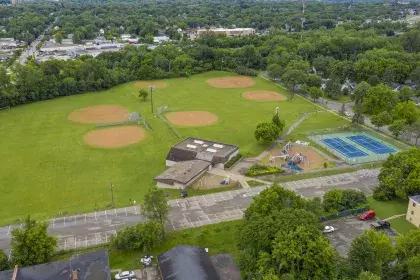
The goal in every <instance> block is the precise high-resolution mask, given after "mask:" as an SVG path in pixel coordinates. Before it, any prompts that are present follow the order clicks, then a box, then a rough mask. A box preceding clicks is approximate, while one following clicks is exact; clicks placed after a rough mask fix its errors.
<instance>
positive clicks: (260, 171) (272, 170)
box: [245, 164, 284, 177]
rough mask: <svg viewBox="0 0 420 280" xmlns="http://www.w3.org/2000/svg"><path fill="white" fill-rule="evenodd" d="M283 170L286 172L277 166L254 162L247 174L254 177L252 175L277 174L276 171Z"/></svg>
mask: <svg viewBox="0 0 420 280" xmlns="http://www.w3.org/2000/svg"><path fill="white" fill-rule="evenodd" d="M281 172H284V170H283V169H281V168H278V167H275V166H269V165H263V164H254V165H253V166H251V168H249V169H248V171H247V172H246V173H245V175H246V176H251V177H252V176H259V175H268V174H276V173H281Z"/></svg>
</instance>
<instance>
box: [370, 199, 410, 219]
mask: <svg viewBox="0 0 420 280" xmlns="http://www.w3.org/2000/svg"><path fill="white" fill-rule="evenodd" d="M368 204H369V206H370V208H371V209H373V210H375V213H376V216H378V218H380V219H385V218H388V217H391V216H394V215H399V214H405V213H407V207H408V200H406V199H401V198H399V199H393V200H391V201H378V200H375V199H374V198H373V197H372V196H370V197H368Z"/></svg>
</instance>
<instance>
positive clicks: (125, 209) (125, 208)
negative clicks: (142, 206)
mask: <svg viewBox="0 0 420 280" xmlns="http://www.w3.org/2000/svg"><path fill="white" fill-rule="evenodd" d="M124 211H125V216H126V217H127V216H128V214H127V207H124Z"/></svg>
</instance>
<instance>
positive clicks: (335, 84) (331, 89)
mask: <svg viewBox="0 0 420 280" xmlns="http://www.w3.org/2000/svg"><path fill="white" fill-rule="evenodd" d="M325 93H326V95H327V96H328V97H330V98H332V99H339V98H340V97H341V95H342V94H341V84H340V81H339V80H338V79H331V80H329V81H328V82H327V84H326V85H325Z"/></svg>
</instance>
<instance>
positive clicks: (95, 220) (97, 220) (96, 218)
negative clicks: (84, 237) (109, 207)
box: [95, 211, 98, 221]
mask: <svg viewBox="0 0 420 280" xmlns="http://www.w3.org/2000/svg"><path fill="white" fill-rule="evenodd" d="M95 221H98V219H97V218H96V211H95Z"/></svg>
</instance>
